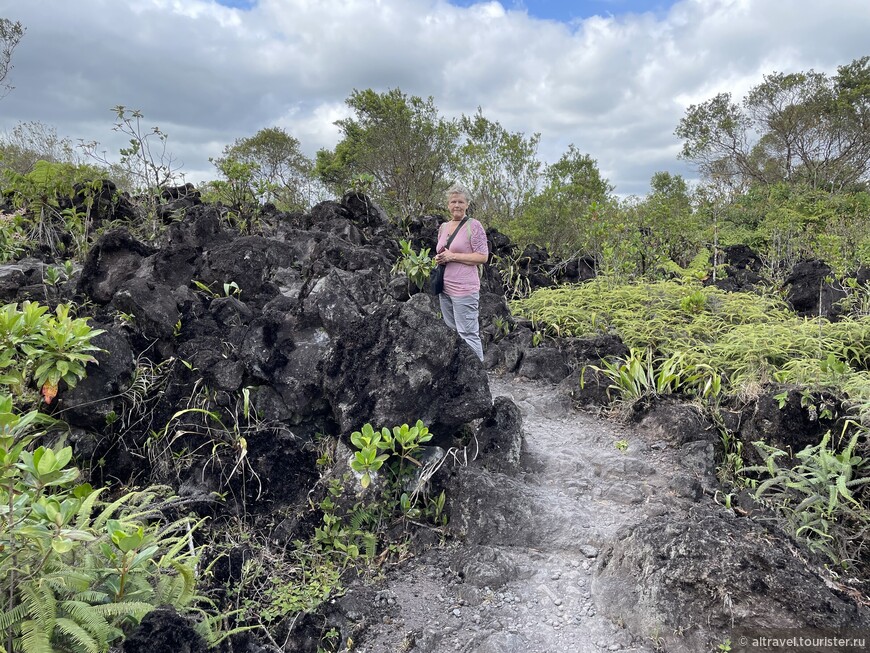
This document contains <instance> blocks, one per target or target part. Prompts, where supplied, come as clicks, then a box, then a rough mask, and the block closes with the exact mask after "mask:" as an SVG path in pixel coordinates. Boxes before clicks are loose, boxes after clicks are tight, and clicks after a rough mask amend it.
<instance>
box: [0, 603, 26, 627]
mask: <svg viewBox="0 0 870 653" xmlns="http://www.w3.org/2000/svg"><path fill="white" fill-rule="evenodd" d="M26 616H27V606H26V605H25V604H24V603H19V604H18V605H16V606H15V607H14V608H12V609H11V610H9V611H5V610H4V611H2V612H0V630H8V629H9V628H11V627H12V625H13V624H16V623H18V622H19V621H21V620H22V619H24V617H26Z"/></svg>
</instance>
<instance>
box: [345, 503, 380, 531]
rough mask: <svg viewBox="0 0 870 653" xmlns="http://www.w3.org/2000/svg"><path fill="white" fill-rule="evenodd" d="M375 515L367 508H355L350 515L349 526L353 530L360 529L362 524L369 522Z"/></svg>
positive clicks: (371, 521)
mask: <svg viewBox="0 0 870 653" xmlns="http://www.w3.org/2000/svg"><path fill="white" fill-rule="evenodd" d="M374 521H375V515H374V514H373V513H372V511H371V510H368V509H367V508H357V509H356V510H354V512H353V513H352V514H351V516H350V528H351V530H353V531H359V530H362V527H363V524H371V523H373V522H374Z"/></svg>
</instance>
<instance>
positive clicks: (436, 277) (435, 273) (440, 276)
mask: <svg viewBox="0 0 870 653" xmlns="http://www.w3.org/2000/svg"><path fill="white" fill-rule="evenodd" d="M467 220H468V216H467V215H466V216H465V217H464V218H462V222H460V223H459V226H457V227H456V229H454V230H453V233H452V234H450V238H448V239H447V244H446V245H444V249H450V244H451V243H452V242H453V239H454V238H456V234H458V233H459V230H460V229H462V225H464V224H465V223H466V221H467ZM446 267H447V266H446V265H436V266H435V267H434V268H433V270H432V272H430V273H429V294H430V295H440V294H441V293H442V292H444V268H446Z"/></svg>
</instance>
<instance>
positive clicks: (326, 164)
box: [315, 89, 459, 217]
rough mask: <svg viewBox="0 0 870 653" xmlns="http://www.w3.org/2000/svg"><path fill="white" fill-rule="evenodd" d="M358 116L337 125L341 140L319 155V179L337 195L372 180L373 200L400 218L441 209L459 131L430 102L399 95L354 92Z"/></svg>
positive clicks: (352, 103)
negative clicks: (362, 181)
mask: <svg viewBox="0 0 870 653" xmlns="http://www.w3.org/2000/svg"><path fill="white" fill-rule="evenodd" d="M346 103H347V105H348V106H349V107H350V108H351V109H353V110H354V114H355V115H354V116H353V117H351V118H347V119H345V120H339V121H337V122H336V123H335V124H336V125H337V126H338V127H339V128H340V129H341V133H342V136H343V138H342V140H341V141H340V142H339V143H338V145H336V147H335V150H333V151H329V150H320V151H319V152H318V153H317V164H316V167H315V170H316V174H317V175H318V177H319V178H320V179H321V180H322V181H323V182H324V183H325V184H327V186H329V187H331V188H332V189H333V190H334V191H335V192H336V193H339V194H340V193H343V192H344V191H346V190H347V189H349V188H350V187H352V186H353V185H354V182H355V181H357V180H359V179H362V178H368V179H370V180H371V181H372V189H371V191H372V194H373V195H374V197H375V199H377V200H378V201H380V202H381V203H383V204H384V207H385V208H386V209H387V210H388V211H390V212H393V213H395V214H398V215H399V216H403V217H404V216H409V215H413V214H416V213H420V212H425V211H429V210H432V209H435V208H438V207H441V206H443V204H444V200H443V193H444V191H445V190H446V188H447V187H448V186H449V184H450V180H451V177H452V176H453V175H454V173H455V171H456V169H457V140H458V137H459V130H458V127H457V125H456V123H455V121H448V120H445V119H443V118H441V117H440V116H439V114H438V110H437V109H436V108H435V105H434V102H433V100H432V98H431V97H430V98H428V99H427V100H423V99H422V98H419V97H416V96H411V97H408V96H407V95H405V94H404V93H402V91H400V90H399V89H393V90H390V91H387V92H386V93H376V92H375V91H373V90H371V89H366V90H365V91H357V90H355V91H354V92H353V93H352V94H351V95H350V97H349V98H348V99H347V100H346Z"/></svg>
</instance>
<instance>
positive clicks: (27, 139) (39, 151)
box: [0, 121, 79, 175]
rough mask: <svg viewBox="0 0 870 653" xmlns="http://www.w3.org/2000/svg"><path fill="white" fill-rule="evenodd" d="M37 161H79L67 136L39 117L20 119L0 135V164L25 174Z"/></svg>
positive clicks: (1, 166) (7, 168)
mask: <svg viewBox="0 0 870 653" xmlns="http://www.w3.org/2000/svg"><path fill="white" fill-rule="evenodd" d="M37 161H48V162H49V163H78V162H79V157H78V156H77V153H76V150H75V148H74V147H73V143H72V141H71V140H70V139H69V138H61V137H60V136H58V134H57V130H56V129H55V128H54V127H50V126H48V125H45V124H44V123H41V122H38V121H30V122H20V123H18V124H17V125H15V127H14V128H13V129H12V132H10V133H8V134H2V135H0V168H2V169H4V170H11V171H13V172H17V173H19V174H22V175H26V174H27V173H29V172H31V171H32V170H33V167H34V165H35V164H36V162H37Z"/></svg>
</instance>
